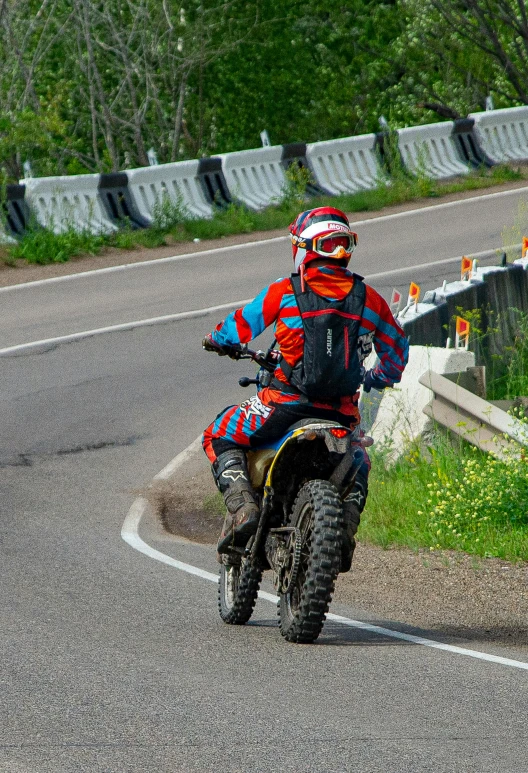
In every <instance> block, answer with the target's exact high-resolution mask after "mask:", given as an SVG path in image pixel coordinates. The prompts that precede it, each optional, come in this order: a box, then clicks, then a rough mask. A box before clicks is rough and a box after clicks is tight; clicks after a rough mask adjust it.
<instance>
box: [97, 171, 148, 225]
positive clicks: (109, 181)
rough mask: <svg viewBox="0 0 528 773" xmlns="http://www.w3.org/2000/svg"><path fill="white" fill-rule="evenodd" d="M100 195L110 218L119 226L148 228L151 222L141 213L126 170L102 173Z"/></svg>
mask: <svg viewBox="0 0 528 773" xmlns="http://www.w3.org/2000/svg"><path fill="white" fill-rule="evenodd" d="M98 188H99V196H100V197H101V201H102V202H103V207H104V208H105V210H106V214H107V215H108V217H109V218H110V220H111V221H112V222H113V223H115V224H116V225H117V226H126V227H127V228H133V229H137V228H147V226H149V225H150V222H149V221H148V220H147V219H146V218H144V217H143V216H142V215H140V213H139V211H138V209H137V207H136V203H135V201H134V198H133V196H132V194H131V192H130V188H129V187H128V177H127V176H126V174H125V173H124V172H112V173H110V174H102V175H101V176H100V178H99V185H98Z"/></svg>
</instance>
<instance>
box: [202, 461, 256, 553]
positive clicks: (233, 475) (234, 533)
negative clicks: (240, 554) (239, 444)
mask: <svg viewBox="0 0 528 773" xmlns="http://www.w3.org/2000/svg"><path fill="white" fill-rule="evenodd" d="M213 476H214V479H215V483H216V485H217V486H218V488H219V490H220V491H221V493H222V494H223V495H224V502H225V505H226V507H227V515H226V519H225V521H224V526H223V529H222V533H221V534H220V539H219V541H218V548H217V550H218V552H219V553H226V552H228V550H229V548H230V547H244V546H245V545H246V543H247V541H248V540H249V538H250V537H251V536H252V535H253V534H255V532H256V531H257V527H258V522H259V515H260V510H259V507H258V504H257V499H256V496H255V492H254V491H253V487H252V485H251V483H250V480H249V473H248V468H247V462H246V454H245V452H244V451H243V450H242V449H240V448H233V449H232V450H229V451H224V453H223V454H220V456H219V457H218V458H217V460H216V461H215V462H213Z"/></svg>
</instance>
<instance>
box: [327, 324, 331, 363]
mask: <svg viewBox="0 0 528 773" xmlns="http://www.w3.org/2000/svg"><path fill="white" fill-rule="evenodd" d="M326 353H327V355H328V356H329V357H331V356H332V328H327V331H326Z"/></svg>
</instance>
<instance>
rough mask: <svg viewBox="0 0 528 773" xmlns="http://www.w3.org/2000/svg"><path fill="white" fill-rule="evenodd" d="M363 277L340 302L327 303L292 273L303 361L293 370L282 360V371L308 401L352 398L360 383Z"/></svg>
mask: <svg viewBox="0 0 528 773" xmlns="http://www.w3.org/2000/svg"><path fill="white" fill-rule="evenodd" d="M362 279H363V277H361V276H358V275H357V274H354V285H353V287H352V289H351V290H350V292H349V293H348V295H347V296H346V297H345V298H343V299H342V300H341V301H329V300H327V299H326V298H322V297H321V296H320V295H317V293H315V292H313V290H311V289H310V287H309V285H308V283H306V284H305V288H304V290H303V289H302V284H301V278H300V276H299V275H298V274H292V276H291V284H292V287H293V292H294V293H295V300H296V302H297V306H298V307H299V311H300V315H301V320H302V325H303V329H304V352H303V356H302V359H301V360H300V361H299V362H298V363H297V364H296V365H295V367H294V368H292V367H291V366H290V365H288V363H287V362H285V361H284V359H283V360H282V361H281V364H280V366H281V370H282V371H283V373H284V375H285V376H286V378H287V379H288V381H289V382H290V384H291V385H292V386H293V387H295V388H296V389H298V390H299V392H301V393H302V394H304V395H306V397H308V399H309V400H311V401H313V400H335V399H337V398H340V397H347V396H351V395H354V394H355V393H356V392H357V390H358V389H359V386H360V384H361V380H362V368H361V363H360V358H359V353H358V337H359V326H360V324H361V318H362V316H363V309H364V307H365V296H366V287H365V284H364V283H363V281H362Z"/></svg>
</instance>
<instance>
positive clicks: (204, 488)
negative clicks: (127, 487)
mask: <svg viewBox="0 0 528 773" xmlns="http://www.w3.org/2000/svg"><path fill="white" fill-rule="evenodd" d="M140 493H141V495H142V496H143V497H145V499H147V500H148V502H149V503H150V505H151V507H152V508H153V510H154V513H155V514H156V516H157V518H158V519H159V520H160V522H161V524H162V526H163V528H164V529H165V530H166V531H168V532H169V533H170V534H174V535H176V536H178V537H185V539H189V540H192V541H193V542H200V543H201V544H206V545H213V544H216V542H217V540H218V537H219V535H220V530H221V528H222V523H223V519H224V514H223V510H222V509H221V508H219V507H218V506H217V498H216V497H215V494H216V487H215V485H214V483H213V479H212V476H211V471H210V470H208V469H204V470H200V471H198V472H196V474H194V475H192V476H191V477H189V478H187V479H183V480H176V481H154V483H152V484H151V485H150V486H148V488H146V489H145V490H144V491H142V492H140Z"/></svg>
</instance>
